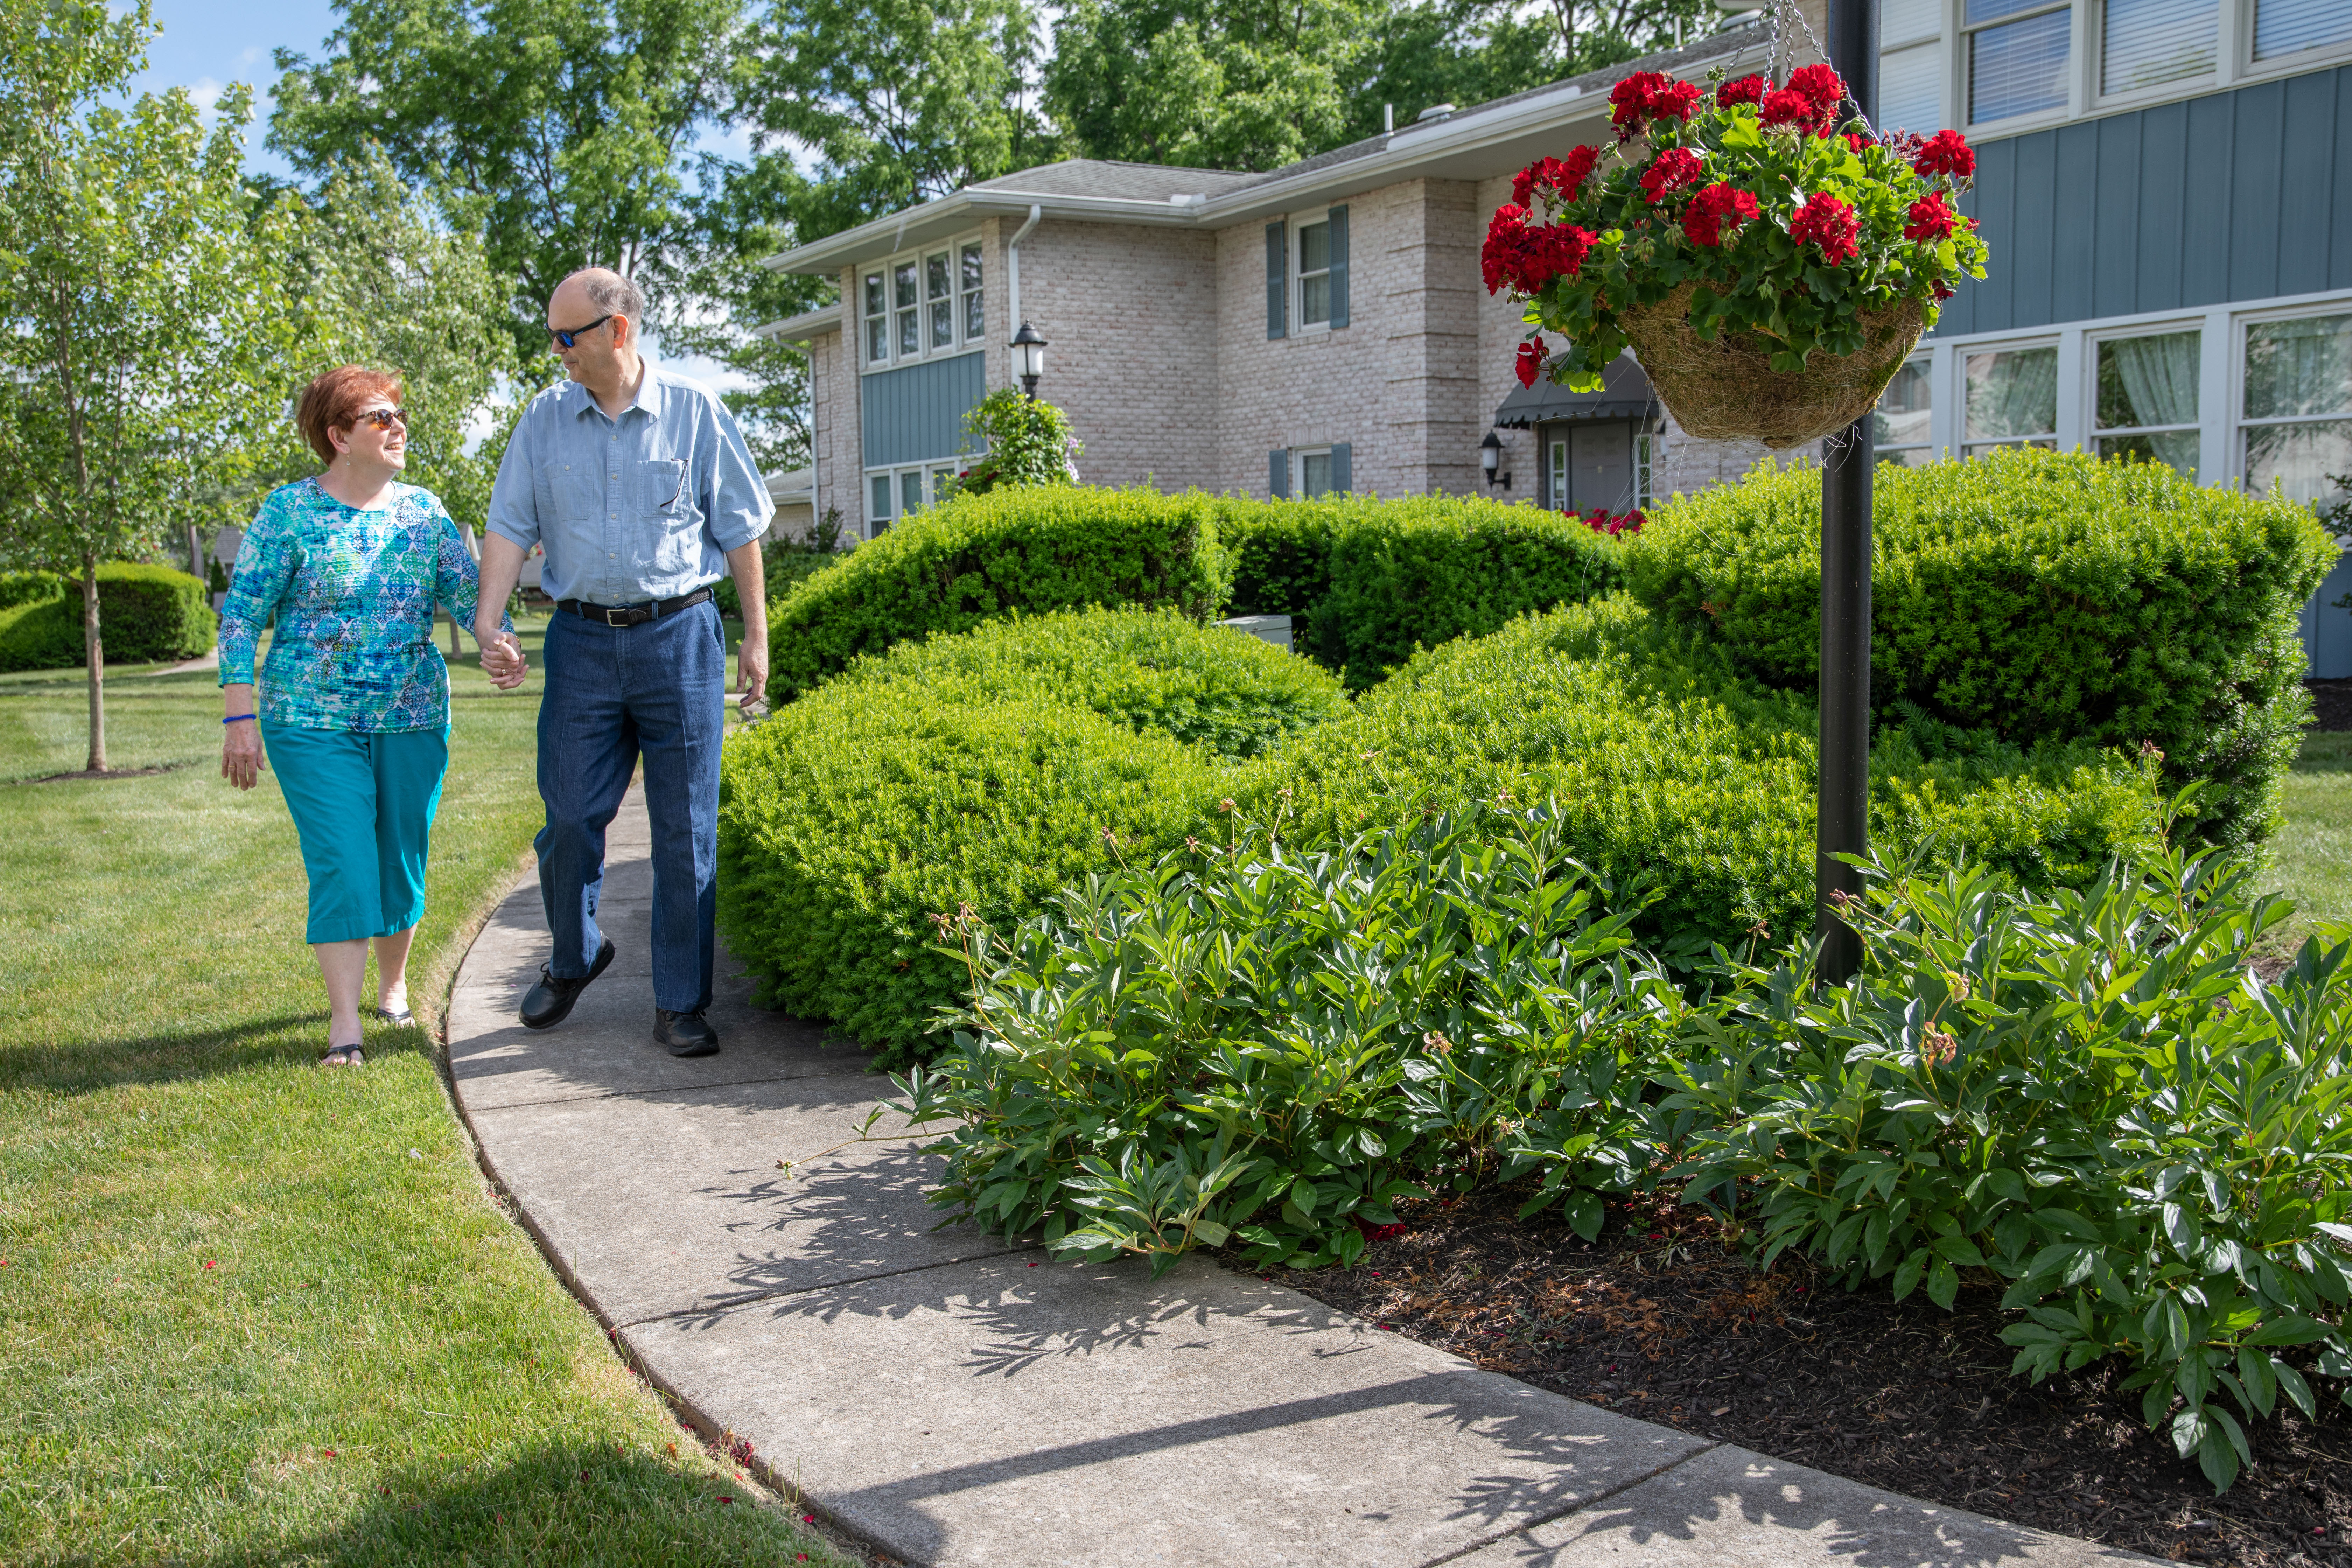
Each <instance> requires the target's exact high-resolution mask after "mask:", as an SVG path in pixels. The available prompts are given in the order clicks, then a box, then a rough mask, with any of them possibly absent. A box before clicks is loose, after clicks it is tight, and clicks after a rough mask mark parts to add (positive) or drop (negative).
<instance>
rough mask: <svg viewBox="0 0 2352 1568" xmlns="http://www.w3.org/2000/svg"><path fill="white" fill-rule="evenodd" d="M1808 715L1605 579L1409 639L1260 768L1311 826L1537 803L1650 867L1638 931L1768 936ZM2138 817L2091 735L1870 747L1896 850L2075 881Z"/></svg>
mask: <svg viewBox="0 0 2352 1568" xmlns="http://www.w3.org/2000/svg"><path fill="white" fill-rule="evenodd" d="M1816 731H1817V723H1816V720H1815V710H1814V705H1813V702H1812V700H1811V698H1810V697H1809V696H1801V695H1799V694H1797V693H1793V692H1783V691H1773V690H1769V689H1764V688H1762V687H1759V686H1758V685H1756V684H1755V683H1754V682H1753V681H1751V680H1748V679H1743V678H1742V676H1741V675H1740V673H1739V671H1738V669H1737V668H1736V667H1735V666H1734V664H1733V661H1732V660H1731V658H1729V656H1728V655H1727V654H1726V653H1725V652H1724V650H1723V649H1722V648H1720V647H1717V645H1716V644H1715V643H1714V642H1712V641H1711V640H1709V639H1708V638H1706V637H1705V636H1704V635H1703V634H1702V633H1700V632H1699V631H1697V630H1696V629H1691V628H1685V627H1681V626H1675V625H1672V624H1670V623H1667V622H1664V621H1663V620H1661V619H1659V618H1657V617H1654V616H1651V615H1650V614H1648V613H1647V612H1646V611H1644V610H1643V608H1642V607H1641V606H1640V605H1636V604H1634V603H1633V601H1631V600H1630V599H1628V598H1626V597H1624V596H1623V595H1618V596H1616V597H1614V598H1611V599H1607V600H1603V601H1601V602H1600V603H1597V604H1591V605H1571V606H1570V607H1568V608H1565V609H1561V610H1558V611H1555V612H1553V613H1552V614H1550V615H1548V616H1533V617H1530V618H1528V619H1526V620H1523V621H1519V622H1517V623H1515V624H1513V625H1512V626H1509V627H1507V628H1506V629H1505V630H1503V631H1501V632H1498V633H1496V635H1494V636H1492V637H1479V638H1471V639H1465V640H1462V641H1459V642H1455V643H1452V644H1449V645H1448V646H1446V647H1441V648H1438V649H1435V650H1433V651H1432V652H1429V653H1425V654H1423V655H1422V656H1421V657H1420V658H1415V659H1414V660H1413V661H1412V663H1411V664H1409V665H1407V666H1406V667H1405V668H1403V669H1402V670H1401V671H1399V672H1398V673H1397V674H1396V675H1395V676H1393V677H1392V678H1391V679H1389V680H1388V681H1386V682H1384V683H1383V684H1382V685H1381V686H1380V687H1378V688H1377V689H1374V690H1372V691H1370V692H1368V693H1367V694H1365V695H1364V696H1363V697H1362V698H1360V699H1359V700H1358V701H1357V704H1356V708H1355V711H1354V712H1353V713H1351V714H1350V715H1349V718H1348V719H1347V720H1345V721H1342V722H1340V723H1338V724H1334V725H1330V726H1328V727H1326V728H1324V729H1322V730H1320V731H1316V732H1315V733H1313V734H1311V735H1309V736H1307V737H1305V738H1303V739H1302V741H1301V742H1299V743H1298V744H1297V745H1296V746H1294V747H1293V748H1292V749H1291V750H1290V752H1288V753H1287V754H1286V757H1285V758H1284V760H1283V763H1282V765H1281V767H1280V768H1279V769H1278V770H1276V771H1274V772H1270V773H1267V774H1265V776H1264V778H1263V779H1262V780H1260V781H1257V783H1258V784H1260V786H1261V787H1263V788H1268V789H1271V788H1287V789H1289V790H1290V791H1291V795H1290V796H1289V797H1288V801H1287V809H1288V810H1289V811H1290V812H1291V813H1293V814H1294V820H1295V821H1296V823H1297V828H1296V829H1295V830H1294V831H1296V832H1300V833H1305V834H1307V835H1308V836H1310V837H1312V836H1315V835H1328V836H1345V835H1347V834H1350V833H1354V832H1357V831H1360V830H1362V829H1364V828H1367V827H1374V826H1381V825H1382V824H1385V823H1390V822H1394V821H1397V820H1400V819H1401V818H1402V817H1404V816H1409V815H1411V814H1413V813H1417V812H1420V811H1422V810H1423V809H1428V808H1432V807H1433V808H1435V809H1442V810H1453V809H1455V808H1457V807H1459V806H1462V805H1465V804H1467V803H1470V802H1473V801H1478V800H1488V801H1495V800H1501V799H1506V798H1516V799H1517V800H1519V801H1521V802H1542V801H1552V802H1556V803H1557V804H1558V807H1559V811H1560V812H1561V814H1562V823H1561V828H1560V831H1561V833H1562V835H1563V837H1564V840H1565V842H1566V843H1567V844H1568V846H1569V847H1570V853H1572V854H1574V855H1576V856H1577V857H1578V858H1580V860H1582V861H1583V862H1584V863H1585V864H1586V865H1588V866H1590V867H1591V868H1593V870H1594V871H1595V872H1597V873H1598V874H1599V875H1601V876H1602V877H1605V878H1607V879H1612V880H1615V881H1623V880H1627V879H1632V878H1634V877H1636V876H1639V875H1642V874H1643V873H1645V872H1646V873H1654V875H1655V877H1656V878H1657V879H1658V886H1659V898H1658V901H1657V903H1656V904H1655V905H1654V907H1653V908H1652V909H1651V910H1649V912H1648V913H1647V915H1646V916H1645V917H1644V920H1643V935H1644V936H1645V937H1647V938H1649V939H1652V940H1670V939H1673V938H1675V937H1680V936H1685V933H1687V939H1688V940H1691V941H1696V942H1698V943H1699V944H1700V945H1702V946H1703V945H1704V943H1705V942H1706V940H1709V939H1713V938H1717V937H1725V936H1729V935H1733V934H1736V933H1738V932H1741V931H1748V930H1749V929H1751V928H1754V927H1757V926H1759V925H1760V926H1762V927H1763V928H1765V930H1766V931H1768V932H1769V935H1770V936H1771V937H1772V938H1773V939H1775V940H1778V939H1780V938H1783V937H1787V936H1790V935H1793V934H1795V933H1798V932H1801V931H1809V930H1810V929H1811V924H1812V902H1813V856H1814V817H1813V809H1814V795H1815V768H1814V761H1813V758H1814V745H1815V736H1816ZM1242 798H1243V801H1244V805H1245V806H1246V807H1247V808H1249V809H1251V810H1254V811H1263V812H1268V813H1270V812H1271V811H1272V809H1273V808H1274V807H1275V806H1276V805H1279V804H1282V803H1280V802H1278V801H1277V800H1276V799H1273V798H1269V797H1265V796H1262V795H1244V796H1243V797H1242ZM2155 827H2156V816H2155V805H2154V795H2153V794H2152V793H2151V791H2150V790H2149V788H2148V785H2147V781H2146V779H2145V778H2144V777H2143V775H2142V773H2141V771H2140V769H2139V767H2137V766H2136V765H2133V764H2132V763H2127V762H2126V761H2125V760H2123V759H2120V758H2117V757H2115V756H2113V755H2112V754H2105V753H2102V752H2099V751H2098V750H2097V749H2095V748H2094V747H2091V746H2087V745H2082V744H2074V745H2057V744H2052V743H2046V742H2045V743H2042V744H2040V745H2036V746H2033V747H2030V748H2021V747H2018V746H2013V745H2011V744H2008V743H2006V742H2000V741H1998V740H1995V739H1992V738H1990V737H1988V736H1985V735H1983V734H1980V733H1967V732H1962V731H1955V730H1952V729H1950V728H1949V727H1948V726H1942V725H1937V724H1934V723H1932V722H1927V721H1919V722H1916V723H1913V724H1896V725H1891V726H1887V727H1885V728H1884V729H1882V730H1881V731H1880V732H1879V735H1878V737H1877V741H1876V743H1875V745H1874V747H1873V752H1872V759H1871V824H1870V832H1871V842H1872V843H1873V844H1874V846H1877V847H1880V848H1881V849H1882V850H1883V851H1884V852H1885V853H1886V854H1887V855H1888V856H1889V857H1890V858H1895V859H1897V860H1900V859H1902V858H1906V857H1908V856H1914V855H1916V856H1920V857H1924V858H1926V859H1927V861H1929V862H1931V863H1937V864H1942V863H1948V862H1949V861H1951V860H1954V859H1957V858H1959V857H1960V856H1962V855H1968V856H1971V857H1973V858H1977V859H1979V860H1983V861H1986V862H1988V863H1990V864H1991V865H1993V866H1995V867H1997V868H2000V870H2001V871H2002V872H2004V873H2005V874H2007V875H2009V876H2011V877H2012V878H2014V879H2017V880H2019V881H2021V882H2024V883H2027V884H2030V885H2032V886H2037V887H2049V886H2055V885H2063V884H2080V883H2083V882H2086V881H2088V880H2090V879H2092V878H2094V877H2095V876H2096V875H2097V874H2098V871H2099V868H2101V867H2102V866H2104V865H2105V863H2106V861H2107V860H2108V858H2110V857H2111V856H2113V855H2114V854H2115V853H2116V852H2117V850H2119V849H2122V848H2126V847H2133V846H2138V845H2144V844H2147V843H2148V842H2150V841H2151V839H2152V837H2153V836H2154V833H2155Z"/></svg>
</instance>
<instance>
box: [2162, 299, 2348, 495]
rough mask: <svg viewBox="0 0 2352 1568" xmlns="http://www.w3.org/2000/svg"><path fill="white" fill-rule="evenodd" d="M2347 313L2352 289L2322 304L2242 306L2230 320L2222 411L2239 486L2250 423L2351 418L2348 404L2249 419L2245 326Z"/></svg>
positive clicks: (2243, 476)
mask: <svg viewBox="0 0 2352 1568" xmlns="http://www.w3.org/2000/svg"><path fill="white" fill-rule="evenodd" d="M2347 314H2352V292H2347V293H2342V294H2338V295H2336V297H2334V298H2333V299H2332V300H2329V301H2328V302H2327V303H2325V304H2318V305H2304V304H2298V305H2293V306H2283V307H2278V308H2273V309H2270V310H2243V311H2240V312H2238V313H2237V314H2236V315H2235V316H2234V318H2233V319H2232V320H2231V322H2230V331H2229V334H2228V338H2227V341H2228V342H2229V345H2230V365H2229V380H2228V386H2229V402H2228V404H2227V405H2226V408H2225V411H2224V412H2225V417H2226V418H2227V419H2228V421H2229V436H2228V441H2229V454H2230V478H2231V482H2232V483H2233V484H2237V485H2239V486H2244V485H2245V484H2246V483H2247V479H2246V470H2247V468H2248V464H2247V461H2246V430H2247V428H2248V426H2252V425H2328V424H2341V423H2343V422H2344V421H2345V420H2347V418H2352V408H2347V411H2346V412H2345V413H2341V414H2302V415H2291V416H2284V417H2276V418H2263V419H2252V420H2250V419H2248V418H2247V417H2246V416H2245V408H2246V339H2247V336H2248V333H2247V331H2246V329H2247V328H2249V327H2252V326H2257V325H2261V324H2263V323H2266V322H2270V321H2302V320H2305V319H2307V318H2310V317H2313V316H2341V315H2347ZM2210 379H2211V378H2210V376H2209V377H2207V380H2208V382H2209V383H2210ZM2201 395H2202V388H2200V396H2201ZM2198 408H2199V410H2200V412H2201V411H2202V410H2203V408H2204V404H2203V403H2202V402H2201V401H2200V403H2199V405H2198Z"/></svg>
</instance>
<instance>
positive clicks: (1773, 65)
mask: <svg viewBox="0 0 2352 1568" xmlns="http://www.w3.org/2000/svg"><path fill="white" fill-rule="evenodd" d="M1784 11H1785V12H1787V13H1788V14H1789V15H1790V16H1793V17H1795V18H1796V21H1797V27H1798V30H1799V31H1801V32H1802V33H1803V34H1804V35H1805V42H1807V43H1809V44H1811V45H1812V46H1813V53H1815V54H1817V55H1819V56H1820V57H1821V58H1822V59H1824V60H1826V59H1828V58H1830V52H1829V50H1827V49H1825V48H1823V47H1822V41H1821V39H1819V38H1817V37H1814V36H1813V25H1812V24H1811V22H1808V21H1806V20H1805V13H1804V11H1803V10H1802V9H1801V7H1800V6H1799V5H1798V4H1797V0H1772V5H1771V9H1769V11H1767V12H1765V14H1764V16H1765V26H1767V27H1768V28H1769V32H1770V42H1769V45H1767V49H1768V51H1769V52H1768V53H1767V54H1766V56H1765V60H1764V74H1765V78H1766V79H1768V80H1769V81H1770V82H1771V83H1772V85H1773V86H1775V87H1779V86H1781V85H1783V84H1784V82H1785V78H1784V77H1783V76H1782V74H1781V70H1780V14H1781V13H1782V12H1784ZM1796 57H1797V50H1796V46H1795V45H1794V44H1793V43H1792V44H1790V47H1789V59H1790V68H1792V69H1793V68H1794V67H1795V63H1796ZM1845 96H1846V101H1847V102H1848V103H1851V104H1853V118H1855V119H1856V120H1859V121H1862V125H1863V129H1864V130H1865V131H1867V132H1870V140H1872V141H1873V142H1881V141H1884V140H1885V138H1884V137H1883V136H1881V135H1880V134H1879V133H1878V127H1877V126H1875V125H1874V124H1872V123H1871V121H1870V116H1869V115H1867V114H1864V112H1863V111H1862V100H1860V99H1858V98H1856V97H1854V96H1853V92H1852V91H1851V90H1849V91H1848V92H1847V93H1846V95H1845Z"/></svg>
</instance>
